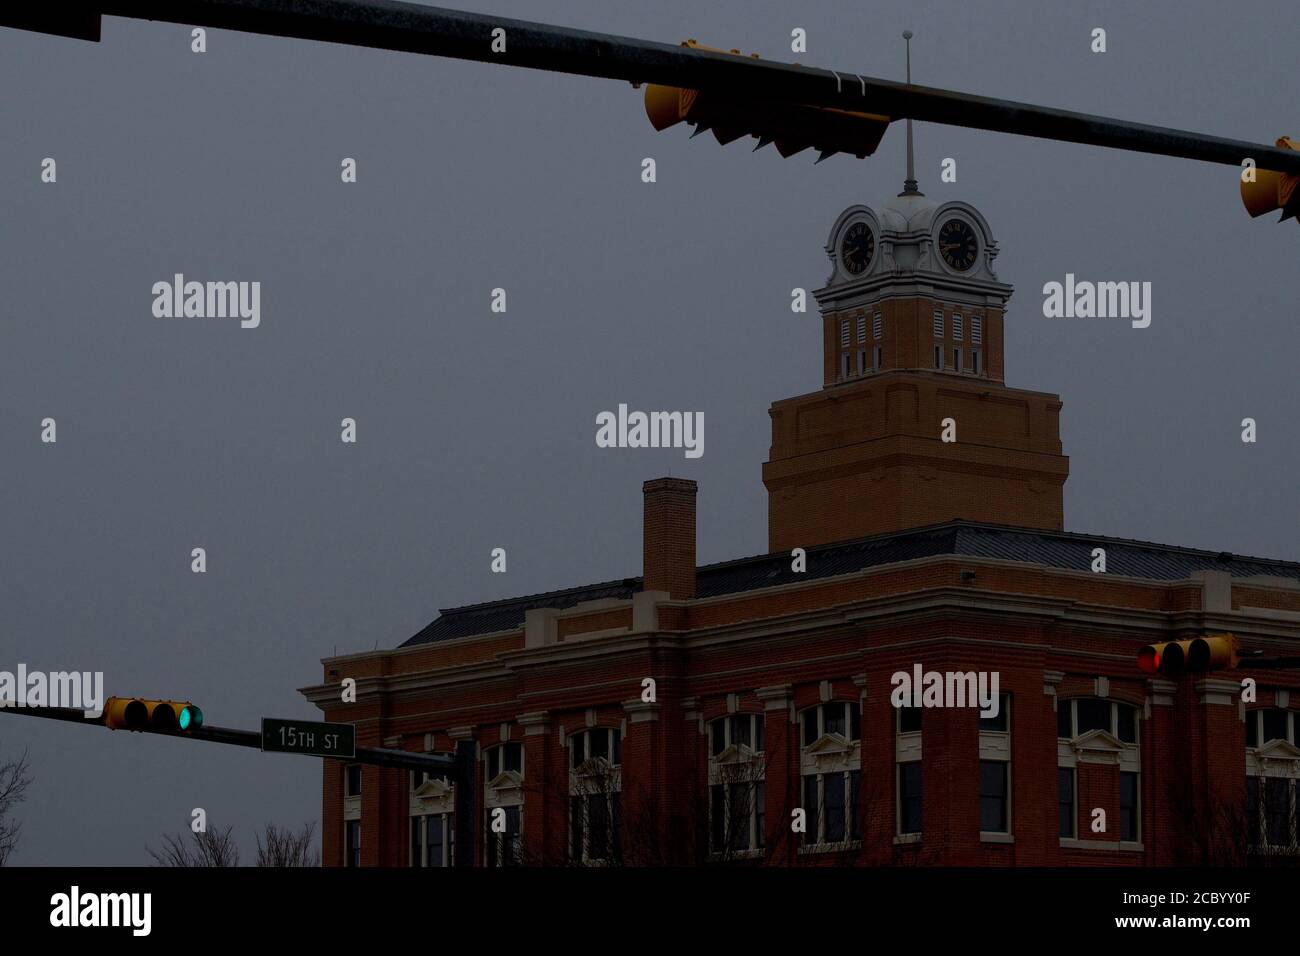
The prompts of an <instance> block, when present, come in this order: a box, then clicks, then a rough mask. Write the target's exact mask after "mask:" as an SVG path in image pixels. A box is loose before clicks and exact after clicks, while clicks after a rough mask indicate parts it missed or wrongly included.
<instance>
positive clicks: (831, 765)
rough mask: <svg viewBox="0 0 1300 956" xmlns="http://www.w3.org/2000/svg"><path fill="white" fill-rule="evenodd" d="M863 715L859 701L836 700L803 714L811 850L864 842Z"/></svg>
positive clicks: (806, 837) (803, 779)
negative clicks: (862, 803) (856, 841)
mask: <svg viewBox="0 0 1300 956" xmlns="http://www.w3.org/2000/svg"><path fill="white" fill-rule="evenodd" d="M861 713H862V711H861V707H860V706H859V704H858V702H857V701H852V702H849V701H842V700H834V701H828V702H827V703H824V704H818V705H817V706H815V707H809V708H808V709H807V710H804V711H802V712H801V713H800V714H799V734H800V737H799V739H800V742H801V744H802V746H801V747H800V751H799V774H800V784H801V786H800V794H801V796H802V804H803V810H804V813H805V822H806V824H807V826H806V829H805V832H804V834H803V845H804V847H805V848H813V847H819V848H838V847H844V846H847V845H849V844H850V843H852V842H853V841H855V840H860V839H862V820H861V813H860V811H859V806H858V803H859V800H858V796H859V793H860V790H861V782H862V759H861V749H862V748H861V738H862V732H861Z"/></svg>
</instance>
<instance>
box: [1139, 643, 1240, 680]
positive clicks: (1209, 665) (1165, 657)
mask: <svg viewBox="0 0 1300 956" xmlns="http://www.w3.org/2000/svg"><path fill="white" fill-rule="evenodd" d="M1237 652H1238V645H1237V638H1236V637H1234V636H1233V635H1231V634H1210V635H1207V636H1206V637H1194V638H1192V639H1191V640H1186V641H1166V642H1164V643H1161V644H1148V645H1147V646H1146V647H1144V648H1142V650H1140V651H1138V659H1137V663H1138V667H1139V668H1141V670H1142V671H1143V672H1144V673H1147V674H1163V675H1164V676H1165V677H1179V676H1181V675H1183V674H1205V673H1208V672H1210V671H1220V670H1232V669H1234V668H1235V667H1236V666H1237V664H1238V663H1239V661H1240V657H1239V655H1238V653H1237Z"/></svg>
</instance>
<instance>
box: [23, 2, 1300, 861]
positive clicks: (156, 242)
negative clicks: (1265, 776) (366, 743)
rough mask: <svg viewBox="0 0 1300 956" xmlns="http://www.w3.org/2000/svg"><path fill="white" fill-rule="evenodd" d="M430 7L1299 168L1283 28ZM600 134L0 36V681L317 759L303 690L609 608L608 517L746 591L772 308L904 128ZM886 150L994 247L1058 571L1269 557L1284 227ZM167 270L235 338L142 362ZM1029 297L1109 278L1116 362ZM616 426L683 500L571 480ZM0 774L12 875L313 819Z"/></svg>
mask: <svg viewBox="0 0 1300 956" xmlns="http://www.w3.org/2000/svg"><path fill="white" fill-rule="evenodd" d="M460 5H461V6H462V7H463V8H465V9H473V10H476V11H482V12H493V13H499V14H501V15H503V16H514V17H522V18H528V19H537V20H542V21H548V22H554V23H560V24H566V25H572V26H576V27H582V28H587V29H592V30H598V31H608V32H613V33H622V34H627V35H632V36H640V37H645V38H648V39H654V40H662V41H668V42H676V41H679V40H682V39H685V38H687V37H695V38H697V39H699V40H700V41H701V42H703V43H707V44H710V45H714V46H721V47H728V48H729V47H733V46H734V47H738V48H740V49H742V50H744V51H746V52H749V51H753V52H758V53H760V54H761V55H763V56H764V57H766V58H771V59H776V60H787V61H793V60H800V61H802V62H804V63H809V64H816V65H820V66H827V67H831V68H837V69H841V70H849V71H854V72H859V73H864V74H867V75H875V76H883V77H890V78H901V76H902V69H903V46H902V40H901V39H900V33H901V31H902V30H903V29H905V28H910V29H912V30H913V31H915V33H916V38H915V39H914V41H913V54H912V55H913V70H914V77H915V79H916V81H917V82H919V83H924V84H927V85H932V86H938V87H946V88H951V89H960V90H965V91H970V92H974V93H980V94H986V95H989V96H997V97H1007V98H1013V99H1021V100H1026V101H1030V102H1036V103H1042V104H1044V105H1048V106H1057V107H1062V108H1066V109H1076V110H1085V111H1089V112H1096V113H1101V114H1103V115H1109V116H1115V117H1119V118H1123V119H1130V120H1135V121H1141V122H1148V123H1157V124H1162V125H1168V126H1175V127H1181V128H1185V129H1192V130H1198V131H1204V132H1209V133H1215V134H1219V135H1223V136H1230V137H1236V138H1241V139H1246V140H1250V141H1254V142H1266V143H1271V142H1272V141H1273V140H1274V139H1275V138H1276V137H1277V136H1279V135H1282V134H1297V133H1300V120H1298V119H1297V117H1296V114H1295V111H1294V107H1295V90H1296V89H1297V87H1298V86H1300V83H1298V82H1297V80H1300V76H1298V75H1297V74H1298V73H1300V69H1298V68H1297V66H1296V60H1295V56H1294V49H1295V45H1296V44H1295V41H1296V25H1295V19H1294V16H1293V15H1292V14H1293V13H1294V4H1293V3H1292V2H1290V0H1277V2H1271V3H1266V2H1254V3H1251V2H1237V3H1233V4H1223V3H1217V2H1203V0H1198V2H1186V0H1183V2H1173V0H1169V2H1147V3H1143V4H1132V3H1128V2H1095V3H1042V2H1041V0H1016V2H998V3H964V2H963V3H958V2H929V3H915V2H902V0H896V2H875V3H871V4H849V3H842V2H841V3H819V2H801V3H792V2H786V3H778V2H753V0H744V2H742V0H724V2H712V3H710V4H708V5H707V8H704V7H702V5H700V4H699V3H696V2H691V0H660V2H657V3H653V4H647V3H640V2H638V3H627V2H602V3H596V2H562V0H535V2H531V3H524V2H519V0H491V2H490V3H483V4H480V3H477V2H473V3H471V2H462V3H461V4H460ZM1097 26H1100V27H1104V28H1105V29H1106V30H1107V39H1108V51H1107V52H1106V53H1105V54H1100V55H1099V54H1093V53H1092V52H1090V49H1089V44H1090V32H1091V30H1092V28H1093V27H1097ZM795 27H802V28H804V29H805V30H807V33H808V52H807V53H806V54H800V55H796V54H792V53H791V52H790V47H789V37H790V31H791V30H792V29H793V28H795ZM640 97H641V94H640V93H639V92H637V91H634V90H632V89H631V88H630V86H628V85H627V84H623V83H618V82H613V81H608V80H595V79H585V78H579V77H571V76H564V75H558V74H548V73H539V72H533V71H524V70H518V69H513V68H506V67H499V66H492V65H484V64H475V63H466V62H460V61H453V60H441V59H434V58H429V57H421V56H414V55H406V54H397V53H385V52H377V51H372V50H361V49H353V48H347V47H342V46H331V45H325V44H314V43H307V42H303V41H298V40H283V39H275V38H269V37H255V36H247V35H242V34H235V33H228V32H222V31H209V36H208V52H207V53H206V54H203V55H198V54H194V53H192V52H191V51H190V37H189V30H188V29H187V28H185V27H180V26H173V25H165V24H151V23H145V22H137V21H127V20H119V19H106V20H105V22H104V34H103V42H102V43H100V44H87V43H83V42H80V41H74V40H67V39H59V38H53V37H43V36H38V35H35V34H29V33H21V32H16V31H8V30H0V130H3V131H4V135H3V139H2V140H0V229H2V230H3V240H2V242H3V249H2V250H0V319H2V321H0V449H3V457H2V458H0V462H2V463H3V471H2V472H0V608H3V613H2V614H0V669H2V670H13V669H14V668H15V667H16V665H17V663H18V662H20V661H21V662H23V663H25V664H26V665H27V666H28V667H29V668H30V669H38V670H65V669H77V670H102V671H104V672H105V679H106V683H107V691H108V693H115V692H116V693H124V694H141V695H156V696H173V697H180V698H189V699H193V700H194V701H197V702H199V703H200V704H201V705H202V706H203V707H204V709H205V711H206V713H207V715H208V720H209V721H210V722H211V723H214V724H219V725H223V726H234V727H249V728H253V727H256V726H257V721H258V719H259V718H260V717H261V716H263V715H271V716H301V717H311V716H314V715H316V714H317V712H316V711H315V709H314V708H312V707H311V706H310V705H308V704H306V703H305V702H304V701H303V700H302V699H301V698H300V696H299V695H298V694H297V693H296V691H295V689H296V688H298V687H300V686H303V685H306V684H309V683H314V682H316V681H318V680H319V679H320V674H321V671H320V666H319V663H318V662H319V660H320V658H321V657H323V656H327V655H330V654H332V653H333V652H334V651H335V650H337V651H338V652H340V653H344V652H354V651H360V650H363V649H370V648H372V647H374V646H376V645H378V646H380V647H391V646H395V645H397V644H399V643H401V642H402V641H403V640H405V639H406V638H407V637H409V636H410V635H411V634H413V633H415V632H416V631H417V630H419V629H420V628H421V627H423V626H424V625H425V624H426V623H428V622H429V621H430V620H431V619H432V618H433V617H434V616H435V615H436V613H437V609H438V608H439V607H451V606H456V605H461V604H467V603H472V602H477V601H485V600H491V599H495V598H501V597H507V596H510V595H514V594H526V593H533V592H537V591H543V590H547V589H551V588H556V587H564V586H568V585H577V584H583V583H588V582H592V581H599V580H606V579H609V578H613V577H622V576H625V575H635V574H639V573H640V553H641V552H640V533H641V525H640V521H641V492H640V482H641V481H642V480H643V479H645V478H650V477H655V476H659V475H662V474H666V473H668V472H669V471H671V473H672V474H674V475H684V476H688V477H692V478H695V479H697V480H698V481H699V482H700V496H699V510H700V516H699V557H700V559H701V561H703V562H709V561H718V560H724V559H728V558H733V557H740V556H743V555H749V554H756V553H761V552H763V551H764V550H765V549H766V494H765V491H764V488H763V485H762V483H761V480H760V463H761V462H762V461H763V460H764V458H765V457H766V455H767V450H768V444H769V442H770V427H769V419H768V416H767V407H768V405H769V404H770V403H771V402H772V401H773V400H775V399H779V398H784V397H788V396H791V395H795V394H801V393H803V392H807V391H812V390H815V389H817V388H818V387H820V384H821V377H820V376H821V334H820V331H819V322H818V319H817V317H816V313H815V311H814V312H811V313H809V314H806V315H802V316H801V315H794V314H792V313H791V311H790V308H789V301H790V290H791V288H793V287H795V286H803V287H806V288H809V289H813V288H817V287H819V286H820V285H821V284H822V282H823V281H824V280H825V278H826V275H827V272H828V263H827V260H826V255H825V252H824V250H823V244H824V243H825V241H826V236H827V233H828V231H829V228H830V225H831V223H832V222H833V220H834V219H835V217H836V216H837V215H838V214H839V212H840V211H841V210H842V209H843V208H844V207H845V206H847V205H849V204H852V203H855V202H867V203H871V204H877V203H879V202H881V201H883V200H884V199H885V198H886V197H887V196H891V195H893V194H894V193H896V192H898V190H899V188H900V185H901V180H902V165H903V160H902V156H903V130H902V125H901V124H897V125H895V126H894V127H893V128H891V130H890V131H889V132H888V133H887V134H886V138H885V140H884V142H883V143H882V144H881V147H880V149H879V151H878V152H877V154H876V156H874V157H873V158H871V159H868V160H866V161H864V162H859V161H857V160H854V159H851V158H847V157H843V156H837V157H835V158H833V159H831V160H828V161H827V162H824V163H822V164H820V165H817V166H814V165H813V164H812V155H811V154H804V155H801V156H798V157H795V158H793V159H789V160H782V159H780V157H779V156H778V155H777V154H776V152H775V151H774V150H772V149H767V150H765V151H763V152H761V153H757V154H751V153H750V151H749V145H746V142H749V143H750V144H751V145H752V141H741V142H737V143H734V144H732V145H731V146H729V147H726V148H722V147H719V146H718V145H717V144H716V143H715V142H714V141H713V140H712V138H710V137H701V138H699V139H695V140H693V141H688V138H687V135H688V134H687V130H686V128H685V127H679V128H676V129H674V130H671V131H668V132H665V133H655V132H654V131H653V130H652V129H651V128H650V126H649V123H648V122H647V120H646V118H645V114H644V111H643V109H642V105H641V98H640ZM916 142H917V157H918V159H917V164H918V166H917V169H918V178H919V179H920V182H921V188H922V189H923V190H924V191H925V192H927V194H929V195H931V196H934V197H936V198H938V199H940V200H944V199H948V198H961V199H964V200H967V201H969V202H971V203H973V204H974V205H975V206H976V207H978V208H979V209H980V210H981V211H982V212H983V213H984V214H985V216H986V217H987V219H988V221H989V222H990V224H991V226H992V229H993V231H994V235H995V237H996V238H997V239H998V241H999V243H1000V245H1001V255H1000V257H999V258H998V260H997V262H996V268H997V269H998V272H999V275H1000V277H1001V278H1002V279H1003V280H1004V281H1007V282H1010V283H1012V284H1013V285H1014V286H1015V287H1016V290H1017V291H1016V294H1015V296H1014V297H1013V299H1012V301H1011V305H1010V309H1009V312H1008V317H1007V326H1006V328H1007V332H1006V363H1007V381H1008V384H1010V385H1013V386H1019V387H1024V388H1032V389H1041V390H1047V391H1053V392H1058V393H1059V394H1060V395H1061V398H1062V400H1063V401H1064V403H1065V407H1064V411H1063V413H1062V418H1061V432H1062V439H1063V441H1064V445H1065V452H1066V454H1068V455H1069V456H1070V472H1071V475H1070V479H1069V481H1068V483H1067V484H1066V490H1065V508H1066V527H1067V529H1068V530H1072V531H1081V532H1093V533H1098V534H1107V535H1115V536H1121V537H1132V538H1140V539H1148V540H1153V541H1160V542H1164V543H1169V544H1179V545H1189V546H1196V547H1203V548H1210V549H1215V550H1230V551H1235V552H1239V553H1244V554H1252V555H1262V556H1267V557H1276V558H1287V559H1300V545H1298V544H1297V541H1298V540H1300V535H1297V498H1296V475H1297V474H1300V452H1298V451H1297V448H1298V447H1300V442H1298V441H1297V438H1300V425H1297V422H1296V417H1297V413H1298V412H1300V402H1298V401H1297V386H1296V383H1297V381H1298V376H1297V362H1298V360H1300V331H1297V321H1296V319H1297V305H1296V301H1295V290H1296V284H1295V281H1294V277H1295V275H1296V268H1297V266H1296V263H1297V248H1298V247H1300V229H1297V227H1296V225H1295V224H1294V223H1287V224H1284V225H1277V224H1275V223H1274V222H1273V221H1272V220H1273V219H1274V218H1275V216H1272V217H1269V219H1268V220H1251V219H1249V218H1248V217H1247V215H1246V214H1245V212H1244V211H1243V209H1242V208H1241V205H1240V200H1239V198H1238V194H1237V173H1236V171H1235V170H1234V169H1233V168H1231V167H1224V166H1215V165H1208V164H1202V163H1196V162H1190V161H1185V160H1175V159H1165V158H1159V157H1151V156H1142V155H1138V154H1134V153H1122V152H1116V151H1111V150H1102V149H1096V148H1091V147H1083V146H1074V145H1069V144H1061V143H1051V142H1045V141H1040V140H1032V139H1024V138H1019V137H1012V136H1005V135H1001V134H992V133H981V132H976V131H971V130H964V129H954V128H947V127H940V126H932V125H925V124H920V125H918V127H917V131H916ZM47 156H49V157H53V158H55V159H56V160H57V163H58V182H57V184H54V185H47V184H42V183H41V182H40V180H39V172H40V162H41V160H42V159H43V158H44V157H47ZM646 156H653V157H654V158H655V159H656V161H657V164H658V182H657V183H655V184H653V185H646V184H643V183H642V182H641V181H640V176H639V173H640V163H641V160H642V158H643V157H646ZM948 156H951V157H954V158H956V159H957V161H958V181H957V183H955V184H941V183H939V182H938V171H939V162H940V160H941V159H942V158H943V157H948ZM343 157H355V158H356V159H357V161H358V164H359V176H358V179H359V181H358V182H357V183H356V184H355V185H343V184H342V183H341V182H340V178H339V171H340V161H341V159H342V158H343ZM176 272H182V273H184V274H185V275H186V276H187V277H189V278H195V279H200V280H209V279H211V280H246V281H252V280H257V281H260V282H261V283H262V297H261V325H260V327H259V328H257V329H241V328H240V327H239V324H238V322H237V321H230V320H227V321H209V320H199V319H190V320H164V319H156V318H154V317H153V316H152V314H151V303H152V295H151V292H150V288H151V286H152V284H153V283H154V282H156V281H158V280H169V279H170V277H171V276H172V275H173V274H174V273H176ZM1067 272H1073V273H1075V274H1076V275H1077V276H1079V277H1080V278H1088V279H1095V280H1140V281H1150V282H1151V283H1152V286H1153V291H1152V306H1153V320H1152V324H1151V326H1150V328H1148V329H1145V330H1135V329H1133V328H1131V327H1130V326H1129V324H1128V323H1127V322H1124V321H1098V320H1068V319H1067V320H1049V319H1044V318H1043V317H1042V310H1041V306H1042V293H1041V289H1042V286H1043V283H1045V282H1047V281H1051V280H1058V281H1059V280H1063V279H1064V276H1065V274H1066V273H1067ZM498 286H500V287H504V288H505V289H506V290H507V295H508V312H507V313H506V314H505V315H496V314H493V313H491V312H490V311H489V295H490V291H491V290H492V289H493V288H494V287H498ZM620 402H626V403H628V404H629V406H630V407H632V408H640V409H659V408H665V409H681V410H692V411H702V412H703V413H704V414H705V418H706V422H707V428H706V430H705V454H704V456H703V457H702V458H700V459H697V460H687V459H685V458H684V457H683V455H682V453H681V451H680V450H679V451H668V450H627V449H625V450H608V449H598V448H597V447H596V445H595V442H594V434H595V415H596V413H597V412H599V411H601V410H604V409H615V408H617V406H618V403H620ZM47 416H48V417H53V418H55V419H56V420H57V422H58V442H57V444H54V445H46V444H42V443H41V442H40V440H39V432H40V421H41V419H43V418H45V417H47ZM1248 416H1249V417H1253V418H1255V419H1256V420H1257V421H1258V428H1259V441H1258V443H1257V444H1255V445H1244V444H1243V443H1242V442H1241V441H1240V422H1241V419H1242V418H1244V417H1248ZM344 417H353V418H355V419H356V420H357V423H358V442H357V444H355V445H345V444H343V443H341V442H340V440H339V422H340V420H341V419H342V418H344ZM194 547H204V548H206V549H207V553H208V571H207V573H206V574H203V575H198V574H193V573H191V571H190V551H191V549H192V548H194ZM495 547H504V548H506V549H507V551H508V568H509V570H508V573H506V574H504V575H500V574H495V575H494V574H492V573H490V571H489V553H490V551H491V549H492V548H495ZM23 746H30V748H31V757H32V764H33V768H34V773H35V783H34V784H33V786H32V789H31V792H30V798H29V800H28V802H27V803H26V805H25V806H24V807H23V808H22V810H21V816H22V819H23V822H24V827H25V829H24V833H23V839H22V844H21V846H20V848H19V851H18V853H17V854H16V855H15V857H14V862H16V863H19V864H65V865H79V864H144V863H147V862H148V858H147V855H146V853H145V847H146V845H152V846H157V845H158V844H159V841H160V838H161V836H162V834H163V833H165V832H181V831H183V830H185V828H186V827H187V826H188V824H189V820H190V811H191V809H192V808H194V807H204V808H205V809H206V810H207V812H208V815H209V820H210V822H211V823H212V824H214V825H218V826H224V825H227V824H233V825H234V826H235V828H236V831H237V833H238V834H239V836H240V840H241V846H242V847H243V850H244V856H245V859H246V860H247V861H251V858H252V856H253V852H252V833H253V831H254V829H255V828H257V827H259V826H261V825H262V824H265V823H266V822H269V821H276V822H279V823H283V824H297V823H299V822H301V821H304V820H308V819H318V818H319V813H320V770H319V763H318V761H316V760H314V759H310V758H303V757H294V756H272V755H264V754H260V753H257V752H256V751H249V750H240V749H235V748H224V747H219V746H216V745H206V744H198V743H192V742H185V741H176V740H169V739H165V738H141V737H138V736H129V735H127V734H124V733H116V734H110V733H107V732H104V731H98V730H91V729H84V728H78V727H75V726H72V725H64V724H57V723H53V722H44V721H34V720H28V719H25V718H16V717H9V718H5V717H0V753H4V752H12V751H14V750H15V749H18V748H21V747H23Z"/></svg>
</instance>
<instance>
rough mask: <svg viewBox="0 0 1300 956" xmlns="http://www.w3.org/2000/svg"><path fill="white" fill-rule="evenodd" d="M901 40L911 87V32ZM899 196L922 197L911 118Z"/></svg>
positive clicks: (908, 124)
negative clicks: (913, 149) (905, 174)
mask: <svg viewBox="0 0 1300 956" xmlns="http://www.w3.org/2000/svg"><path fill="white" fill-rule="evenodd" d="M903 40H904V42H905V43H906V44H907V85H908V86H911V85H912V31H911V30H904V31H903ZM898 195H900V196H923V195H925V194H924V193H922V192H921V190H920V189H919V188H918V187H917V184H916V166H915V163H914V161H913V155H912V118H911V117H910V116H909V117H908V119H907V178H906V179H905V180H903V191H902V192H901V193H899V194H898Z"/></svg>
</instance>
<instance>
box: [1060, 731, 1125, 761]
mask: <svg viewBox="0 0 1300 956" xmlns="http://www.w3.org/2000/svg"><path fill="white" fill-rule="evenodd" d="M1070 748H1071V749H1072V750H1073V751H1074V755H1075V757H1076V758H1077V759H1078V760H1080V761H1082V762H1083V763H1106V764H1117V763H1119V762H1120V760H1121V758H1122V757H1123V755H1124V751H1125V749H1126V748H1125V746H1124V743H1123V741H1121V740H1120V739H1119V738H1118V737H1116V736H1115V735H1114V734H1112V733H1111V732H1110V731H1108V730H1090V731H1088V732H1087V733H1086V734H1083V735H1082V736H1079V737H1076V738H1075V739H1074V740H1072V741H1070Z"/></svg>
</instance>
